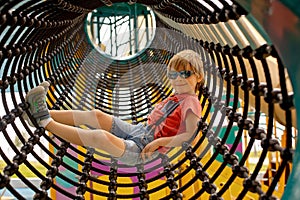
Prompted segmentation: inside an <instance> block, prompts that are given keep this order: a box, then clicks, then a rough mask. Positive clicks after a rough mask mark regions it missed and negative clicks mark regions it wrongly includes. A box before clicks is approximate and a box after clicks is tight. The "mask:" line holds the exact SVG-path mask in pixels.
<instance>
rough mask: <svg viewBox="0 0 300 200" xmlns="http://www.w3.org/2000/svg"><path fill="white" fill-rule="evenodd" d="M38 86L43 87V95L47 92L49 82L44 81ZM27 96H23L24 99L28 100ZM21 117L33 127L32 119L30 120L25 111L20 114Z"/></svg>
mask: <svg viewBox="0 0 300 200" xmlns="http://www.w3.org/2000/svg"><path fill="white" fill-rule="evenodd" d="M39 86H41V87H43V88H44V92H45V97H46V95H47V93H48V90H49V87H50V83H49V82H48V81H44V82H42V83H41V84H39ZM27 96H28V95H26V97H25V101H26V102H28V100H27ZM22 117H23V119H24V120H26V121H27V122H28V123H29V125H30V126H32V127H34V125H33V123H32V121H31V120H30V118H29V117H28V115H27V113H26V112H23V115H22Z"/></svg>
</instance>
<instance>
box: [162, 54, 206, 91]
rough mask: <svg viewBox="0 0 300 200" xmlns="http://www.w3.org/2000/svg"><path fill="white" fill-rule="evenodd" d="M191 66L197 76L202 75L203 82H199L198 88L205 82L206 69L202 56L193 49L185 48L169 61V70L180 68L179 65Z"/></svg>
mask: <svg viewBox="0 0 300 200" xmlns="http://www.w3.org/2000/svg"><path fill="white" fill-rule="evenodd" d="M188 65H190V66H191V68H192V69H193V71H194V73H195V74H196V76H200V78H201V82H200V83H199V84H197V86H196V89H197V90H198V89H200V87H201V86H202V85H203V84H204V71H203V62H202V60H201V56H200V55H199V54H198V53H196V52H195V51H193V50H189V49H187V50H183V51H180V52H178V53H177V54H175V55H174V56H173V57H172V58H171V59H170V61H169V64H168V70H170V69H171V68H173V69H175V70H178V69H179V67H181V66H182V67H187V66H188Z"/></svg>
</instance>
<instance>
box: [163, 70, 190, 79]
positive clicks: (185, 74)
mask: <svg viewBox="0 0 300 200" xmlns="http://www.w3.org/2000/svg"><path fill="white" fill-rule="evenodd" d="M192 74H194V72H193V71H188V70H183V71H180V72H177V71H169V72H168V77H169V79H176V78H177V77H178V76H180V77H181V78H184V79H186V78H188V77H190V76H191V75H192Z"/></svg>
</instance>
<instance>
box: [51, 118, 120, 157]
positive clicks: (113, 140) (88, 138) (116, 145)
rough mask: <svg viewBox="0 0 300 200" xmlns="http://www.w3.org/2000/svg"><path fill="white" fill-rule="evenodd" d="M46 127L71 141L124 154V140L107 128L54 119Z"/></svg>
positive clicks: (117, 154) (110, 152)
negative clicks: (84, 126) (89, 127)
mask: <svg viewBox="0 0 300 200" xmlns="http://www.w3.org/2000/svg"><path fill="white" fill-rule="evenodd" d="M45 129H46V130H48V131H50V132H51V133H53V134H55V135H57V136H59V137H61V138H63V139H64V140H66V141H68V142H70V143H73V144H77V145H81V146H90V147H94V148H98V149H102V150H104V151H106V152H107V153H109V154H110V155H112V156H114V157H120V156H122V155H123V153H124V151H125V143H124V141H123V140H122V139H120V138H118V137H116V136H114V135H113V134H111V133H109V132H107V131H105V130H100V129H97V130H90V129H81V128H77V127H73V126H68V125H65V124H61V123H58V122H55V121H53V120H52V121H51V122H50V123H49V124H48V125H47V126H46V127H45Z"/></svg>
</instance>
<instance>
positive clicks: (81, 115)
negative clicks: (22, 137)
mask: <svg viewBox="0 0 300 200" xmlns="http://www.w3.org/2000/svg"><path fill="white" fill-rule="evenodd" d="M50 115H51V117H52V119H54V121H57V122H60V123H62V124H67V125H71V126H78V125H89V126H91V127H93V128H97V129H103V130H106V131H110V130H111V126H112V116H111V115H108V114H106V113H104V112H102V111H100V110H91V111H80V110H51V111H50Z"/></svg>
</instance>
